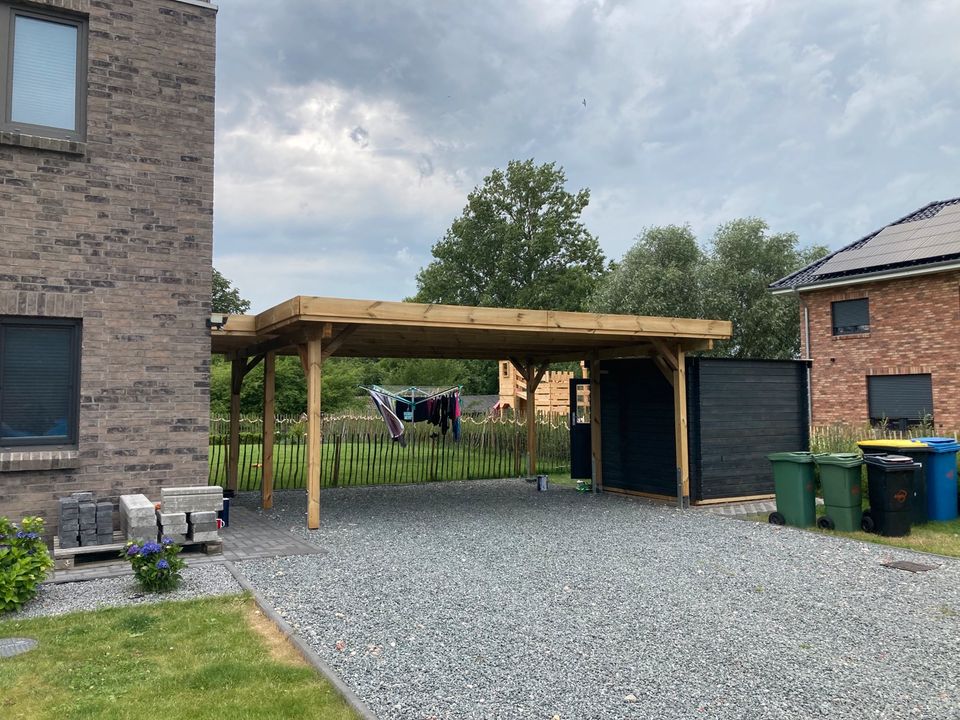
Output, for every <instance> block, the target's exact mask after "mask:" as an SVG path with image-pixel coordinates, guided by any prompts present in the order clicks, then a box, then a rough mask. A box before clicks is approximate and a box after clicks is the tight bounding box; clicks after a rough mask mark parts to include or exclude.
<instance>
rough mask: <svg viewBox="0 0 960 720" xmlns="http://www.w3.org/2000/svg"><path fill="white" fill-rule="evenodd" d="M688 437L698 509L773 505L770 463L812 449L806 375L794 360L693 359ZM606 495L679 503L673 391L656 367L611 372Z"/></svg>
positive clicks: (629, 365) (606, 402)
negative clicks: (761, 501)
mask: <svg viewBox="0 0 960 720" xmlns="http://www.w3.org/2000/svg"><path fill="white" fill-rule="evenodd" d="M686 371H687V372H686V377H687V382H686V388H687V415H688V424H687V437H688V442H689V453H690V499H691V501H692V502H694V503H711V502H725V501H730V500H742V499H754V498H760V497H767V496H769V495H771V494H772V493H773V478H772V475H771V472H770V462H769V461H768V460H767V455H768V454H769V453H772V452H780V451H789V450H805V449H807V447H808V445H809V441H810V436H809V423H808V406H807V402H808V400H807V398H808V395H807V366H806V363H805V362H803V361H794V360H728V359H719V358H701V357H695V358H687V360H686ZM601 374H602V382H601V383H600V387H601V389H602V395H601V403H600V407H601V420H602V421H601V427H602V453H603V468H604V470H603V485H604V489H605V490H608V491H612V492H623V493H629V494H639V495H644V496H652V497H658V498H676V497H677V473H676V462H675V452H676V445H675V440H674V437H675V435H674V422H675V421H674V405H673V388H672V387H671V385H670V383H669V382H668V380H667V378H666V377H665V376H664V375H663V373H662V372H661V370H660V368H658V367H657V365H656V364H655V363H654V362H653V361H652V360H648V359H642V358H640V359H630V360H612V361H608V362H605V363H604V364H603V367H602V370H601Z"/></svg>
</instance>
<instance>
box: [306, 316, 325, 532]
mask: <svg viewBox="0 0 960 720" xmlns="http://www.w3.org/2000/svg"><path fill="white" fill-rule="evenodd" d="M303 354H304V355H306V365H307V527H308V528H309V529H310V530H316V529H318V528H319V527H320V471H321V461H322V457H321V451H322V449H323V446H322V441H323V438H322V436H321V433H322V431H323V430H322V428H323V426H322V417H321V415H320V390H321V383H322V381H323V341H322V340H321V336H320V334H319V333H317V334H316V335H315V336H314V337H312V338H310V339H309V340H308V341H307V343H306V346H305V347H304V351H303Z"/></svg>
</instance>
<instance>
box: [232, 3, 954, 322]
mask: <svg viewBox="0 0 960 720" xmlns="http://www.w3.org/2000/svg"><path fill="white" fill-rule="evenodd" d="M219 5H220V14H219V20H218V23H219V25H218V33H219V40H218V42H219V55H218V66H217V76H218V87H217V162H216V216H215V217H216V220H215V249H214V255H215V264H216V266H217V268H218V269H219V270H220V271H221V272H223V273H224V274H225V275H226V276H227V277H229V278H231V279H232V280H233V281H234V282H235V284H237V285H238V286H239V287H240V289H241V291H242V293H243V294H244V295H245V296H246V297H249V298H250V299H252V300H253V303H254V307H253V309H254V310H255V311H256V310H262V309H265V308H267V307H270V306H271V305H273V304H275V303H277V302H280V301H282V300H284V299H286V298H288V297H290V296H292V295H295V294H311V295H329V296H339V297H356V298H377V299H402V298H403V297H405V296H407V295H409V294H411V293H412V292H413V291H414V290H415V275H416V272H417V270H418V269H419V268H420V267H421V266H422V265H424V264H425V263H426V262H428V261H429V259H430V247H431V245H432V244H433V243H434V242H436V241H437V240H438V239H439V238H440V237H441V236H442V235H443V233H444V231H445V230H446V228H447V227H448V226H449V224H450V222H451V220H453V218H454V217H456V216H457V215H458V214H459V212H460V211H461V210H462V208H463V206H464V203H465V200H466V195H467V193H468V192H469V191H470V190H471V189H472V188H473V187H474V186H476V185H477V184H479V183H480V182H481V181H482V179H483V177H484V176H485V175H486V174H487V173H489V172H490V170H491V169H492V168H495V167H503V166H505V165H506V163H507V162H508V161H509V160H511V159H514V158H516V159H525V158H535V159H536V160H537V161H538V162H548V161H555V162H557V163H558V164H560V165H562V166H563V167H564V168H565V170H566V172H567V177H568V181H569V186H570V188H571V189H577V188H581V187H589V188H590V190H591V193H592V200H591V203H590V206H589V208H588V210H587V212H586V214H585V221H586V223H587V225H588V227H589V228H590V229H591V230H592V231H593V232H594V233H595V234H596V235H597V236H598V237H599V239H600V243H601V246H602V247H603V249H604V251H605V252H606V254H607V256H608V257H611V258H618V257H620V256H621V255H622V254H623V253H624V251H625V250H626V249H627V248H628V247H629V246H630V245H631V244H632V240H633V239H634V238H635V237H636V235H637V233H638V232H639V231H640V230H641V229H642V228H643V227H645V226H648V225H656V224H666V223H689V224H690V225H691V226H692V227H693V228H694V230H695V231H696V232H697V234H698V235H699V236H700V237H701V238H703V239H705V240H706V239H708V238H709V236H710V234H711V233H712V231H713V229H714V228H715V227H716V226H717V224H718V223H721V222H724V221H727V220H730V219H732V218H736V217H742V216H747V215H754V216H760V217H763V218H765V219H766V220H767V221H768V222H769V223H770V225H771V226H772V228H773V229H774V230H775V231H781V230H782V231H787V230H789V231H794V232H796V233H798V234H799V235H800V238H801V242H803V243H804V244H808V243H813V242H821V243H825V244H827V245H829V246H831V247H836V246H838V245H840V244H844V243H847V242H850V241H852V240H854V239H856V238H858V237H860V236H861V235H863V234H865V233H867V232H869V231H871V230H874V229H876V228H877V227H880V226H882V225H884V224H886V223H887V222H889V221H891V220H893V219H895V218H897V217H900V216H901V215H904V214H906V213H907V212H909V211H910V210H912V209H914V208H916V207H919V206H921V205H923V204H926V203H927V202H929V201H931V200H939V199H944V198H949V197H956V196H958V195H960V176H958V167H960V137H958V133H957V127H958V123H960V116H958V111H960V72H958V71H957V68H958V67H960V42H957V30H958V28H960V2H956V0H929V1H926V0H902V1H898V0H843V1H841V0H796V1H791V0H687V1H681V0H662V1H655V0H642V1H641V0H633V1H627V0H623V1H616V0H483V2H476V1H474V2H457V1H454V0H449V1H448V0H443V1H441V0H434V1H433V2H427V1H424V0H420V1H417V0H402V1H401V0H343V1H339V0H276V1H275V2H270V3H265V2H263V0H220V2H219ZM584 100H586V106H584V104H583V101H584Z"/></svg>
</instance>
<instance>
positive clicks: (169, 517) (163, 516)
mask: <svg viewBox="0 0 960 720" xmlns="http://www.w3.org/2000/svg"><path fill="white" fill-rule="evenodd" d="M157 519H158V520H159V521H160V524H161V525H164V526H166V525H186V524H187V514H186V513H182V512H163V511H161V510H157Z"/></svg>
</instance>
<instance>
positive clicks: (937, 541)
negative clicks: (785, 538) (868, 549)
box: [741, 505, 960, 557]
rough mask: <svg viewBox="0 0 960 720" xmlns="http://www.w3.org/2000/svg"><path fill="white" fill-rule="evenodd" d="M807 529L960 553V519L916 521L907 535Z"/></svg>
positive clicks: (758, 518) (819, 509) (757, 516)
mask: <svg viewBox="0 0 960 720" xmlns="http://www.w3.org/2000/svg"><path fill="white" fill-rule="evenodd" d="M817 514H818V515H822V514H823V506H821V505H818V506H817ZM741 518H742V519H743V520H754V521H756V522H767V518H768V515H767V514H753V515H743V516H741ZM804 530H809V531H811V532H818V533H823V534H825V535H838V536H840V537H846V538H851V539H853V540H862V541H863V542H871V543H877V544H879V545H891V546H894V547H902V548H908V549H910V550H920V551H923V552H930V553H937V554H938V555H950V556H952V557H960V520H951V521H949V522H928V523H926V524H925V525H914V526H913V527H912V528H911V529H910V534H909V535H907V536H905V537H883V536H882V535H875V534H874V533H865V532H838V531H835V530H821V529H819V528H816V527H812V528H804Z"/></svg>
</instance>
